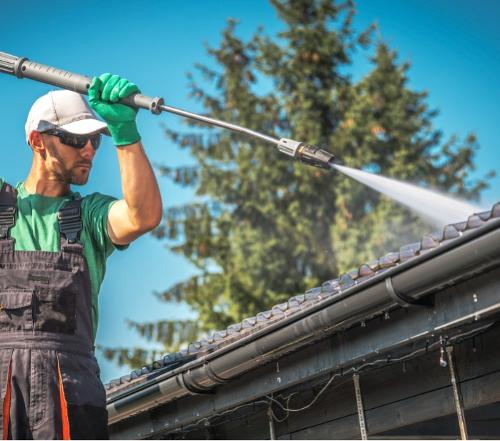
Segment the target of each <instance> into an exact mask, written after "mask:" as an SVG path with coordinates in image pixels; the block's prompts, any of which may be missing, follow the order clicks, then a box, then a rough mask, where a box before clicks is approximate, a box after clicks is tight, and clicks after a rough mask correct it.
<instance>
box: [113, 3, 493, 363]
mask: <svg viewBox="0 0 500 441" xmlns="http://www.w3.org/2000/svg"><path fill="white" fill-rule="evenodd" d="M271 1H272V4H273V5H274V6H275V7H276V9H277V11H278V13H279V15H280V17H281V19H282V21H283V23H284V25H285V30H284V31H283V32H282V33H281V34H280V35H279V36H278V37H270V36H267V35H266V34H265V33H264V32H263V30H258V31H257V32H256V34H255V35H254V36H253V38H251V39H250V40H249V41H243V40H242V39H240V38H238V37H237V35H236V30H237V29H236V28H237V23H236V21H234V20H229V22H228V25H227V27H226V28H225V29H224V31H223V34H222V41H221V43H220V46H219V47H217V48H210V49H209V54H210V55H211V56H212V57H213V58H214V60H215V61H216V64H217V66H218V68H217V69H210V68H208V67H207V66H201V65H198V66H196V68H197V71H198V74H199V75H198V76H201V81H204V85H205V87H204V88H203V87H201V86H200V85H199V83H198V82H197V80H196V79H195V78H198V76H196V77H195V76H190V80H191V84H190V87H191V95H192V96H193V97H194V98H195V99H197V100H199V101H200V102H201V103H202V105H203V107H204V109H205V110H206V113H207V114H209V115H211V116H213V117H215V118H218V119H221V120H225V121H231V122H234V123H236V124H239V125H242V126H245V127H249V128H251V129H254V130H258V131H261V132H263V133H267V134H276V135H277V136H279V137H288V138H292V139H297V140H303V141H307V142H309V143H311V144H315V145H320V146H325V148H326V149H327V150H329V151H331V152H332V153H334V154H336V155H337V156H338V157H339V158H340V159H341V160H342V162H343V163H344V164H346V165H349V166H352V167H357V168H363V167H365V168H366V167H368V168H369V169H370V170H374V171H376V172H379V173H381V174H383V175H386V176H392V177H397V178H399V179H403V180H410V181H413V182H417V183H419V184H420V185H427V186H432V187H433V188H438V189H441V190H444V191H447V192H449V193H453V194H457V195H460V196H462V197H466V198H469V199H474V198H477V197H478V196H479V194H480V192H481V190H482V189H483V188H484V187H485V186H486V183H485V181H477V182H474V181H472V180H471V179H470V173H471V172H472V171H473V170H474V163H473V157H474V152H475V150H476V149H477V147H478V146H477V142H476V139H475V137H474V136H473V135H468V136H467V137H466V138H465V140H464V142H463V143H459V142H458V140H457V138H456V137H453V138H452V139H450V140H449V141H448V142H445V143H443V141H442V133H441V132H439V131H437V130H435V129H434V128H433V127H432V119H433V118H434V116H435V115H436V112H435V111H433V110H429V108H428V106H427V104H426V102H425V101H426V94H425V93H422V92H415V91H412V90H410V89H409V88H408V85H407V82H408V77H407V73H408V69H409V65H408V64H399V63H398V61H397V54H396V53H395V51H392V50H390V48H389V47H388V46H387V45H386V44H385V43H384V42H382V41H378V43H376V44H375V45H374V46H375V47H374V48H375V51H374V52H375V54H374V56H373V59H372V62H373V70H372V71H371V72H370V73H369V74H368V75H367V76H366V77H364V78H362V79H361V80H360V81H359V82H357V83H353V81H352V79H351V77H350V75H349V73H348V67H349V66H350V65H351V58H352V55H353V53H354V51H357V50H361V49H363V48H367V47H372V46H371V45H372V43H371V38H372V36H373V27H370V28H369V29H367V30H365V31H363V32H361V33H360V32H357V31H356V30H355V29H354V28H353V25H352V20H353V17H354V15H355V9H354V5H353V4H352V3H351V2H346V3H342V4H337V3H336V2H334V1H331V0H271ZM263 78H266V79H269V80H271V81H272V85H273V89H272V90H271V91H269V92H267V93H262V92H261V93H258V91H259V90H260V89H259V79H261V80H262V79H263ZM207 88H211V89H213V90H214V92H212V93H209V92H207ZM187 124H188V126H189V127H190V131H188V132H187V133H177V132H174V131H171V130H169V129H165V134H166V136H167V137H168V139H169V140H171V141H172V142H174V143H176V144H177V145H178V146H179V147H180V148H183V149H188V150H189V152H190V153H191V155H192V156H193V158H194V159H195V160H196V166H195V167H181V168H178V169H173V168H169V167H161V168H160V171H161V172H162V173H163V175H164V176H166V177H169V178H172V179H173V180H174V181H175V182H177V183H178V184H179V185H182V186H191V187H193V188H194V189H195V190H196V195H197V196H199V199H200V201H201V202H196V203H191V204H188V205H186V206H182V207H171V208H168V209H167V211H166V213H165V220H164V223H163V224H162V226H160V227H159V228H158V229H157V230H156V232H155V235H156V237H158V239H161V240H166V241H168V243H170V244H171V249H172V250H173V251H174V252H176V253H179V254H181V255H183V256H184V257H185V258H187V259H188V260H189V261H190V262H191V263H193V264H194V265H195V266H196V267H197V268H198V270H199V273H198V275H196V276H193V277H191V278H189V279H188V280H184V281H181V282H179V283H178V284H176V285H175V286H173V287H171V288H169V289H167V290H166V291H165V292H163V293H161V294H158V296H159V297H160V298H161V299H162V300H164V301H166V302H171V301H174V302H185V303H187V304H188V305H189V306H190V307H191V308H192V309H193V310H194V311H196V312H197V314H198V319H197V320H196V321H161V322H154V323H136V322H130V326H131V327H133V328H134V329H136V330H137V331H138V332H139V333H140V334H141V335H142V336H144V337H146V338H148V339H150V340H154V341H157V342H160V343H162V344H163V345H164V348H165V352H168V351H171V350H175V349H176V348H178V346H179V345H181V344H183V343H187V342H189V341H193V340H195V339H196V338H197V337H198V336H199V335H200V334H201V333H204V332H208V331H210V330H217V329H222V328H225V327H227V326H228V325H230V324H231V323H235V322H238V321H241V320H242V319H243V318H245V317H249V316H252V315H255V314H256V313H258V312H260V311H263V310H266V309H269V308H270V307H271V306H272V305H274V304H277V303H279V302H282V301H284V300H286V299H287V298H289V297H290V296H292V295H295V294H298V293H302V292H304V291H305V290H307V289H308V288H311V287H314V286H318V285H320V284H321V283H322V282H324V281H326V280H328V279H331V278H334V277H336V276H337V275H338V274H339V272H342V271H347V270H349V269H350V268H351V267H353V266H355V265H357V264H359V263H361V262H364V261H367V260H370V259H372V258H375V257H376V256H377V255H380V254H382V253H383V252H385V251H387V249H390V247H392V246H394V247H395V248H398V247H399V246H400V245H401V244H402V237H404V238H405V239H406V238H415V237H417V236H418V235H419V234H421V233H422V231H424V230H425V226H424V225H423V224H422V223H421V221H419V220H418V219H415V218H414V217H413V215H412V214H411V213H409V212H408V211H407V210H405V209H403V208H401V207H398V206H396V205H395V204H394V203H392V202H391V201H389V200H387V199H386V198H384V197H381V196H380V195H379V194H376V193H374V192H373V191H370V190H367V189H366V188H364V187H362V186H361V185H360V184H358V183H356V182H353V181H350V180H349V179H347V178H345V177H344V176H342V175H339V174H337V173H334V172H328V171H324V170H320V169H315V168H313V167H309V166H306V165H303V164H301V163H298V162H295V161H292V160H289V159H288V158H286V157H284V156H283V155H282V154H280V153H279V152H278V151H277V150H276V149H274V148H273V147H272V146H270V145H266V144H264V143H262V142H259V141H256V140H253V139H250V138H245V137H243V136H242V135H238V134H234V133H231V132H228V131H222V130H220V129H218V128H204V129H203V130H201V127H202V126H201V125H200V124H198V123H196V122H188V123H187ZM105 356H106V357H107V358H109V359H115V360H118V361H119V362H120V363H126V364H129V365H130V366H137V365H140V364H141V363H144V362H146V361H151V355H149V356H147V355H146V353H144V352H141V350H135V351H134V350H128V349H122V350H119V349H114V350H113V349H107V350H106V352H105Z"/></svg>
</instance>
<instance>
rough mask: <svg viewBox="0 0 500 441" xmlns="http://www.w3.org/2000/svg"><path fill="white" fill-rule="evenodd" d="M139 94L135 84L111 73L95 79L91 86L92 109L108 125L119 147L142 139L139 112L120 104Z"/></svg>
mask: <svg viewBox="0 0 500 441" xmlns="http://www.w3.org/2000/svg"><path fill="white" fill-rule="evenodd" d="M138 92H140V91H139V88H138V87H137V86H136V85H135V84H134V83H131V82H130V81H128V80H126V79H125V78H121V77H119V76H118V75H111V74H110V73H105V74H102V75H100V76H98V77H94V78H93V80H92V84H91V85H90V88H89V104H90V107H92V109H94V110H95V111H96V113H97V114H98V115H99V116H100V117H101V118H102V119H103V120H104V121H105V122H106V123H107V124H108V130H109V132H110V133H111V136H112V138H113V142H114V144H115V145H117V146H125V145H130V144H134V143H136V142H138V141H139V140H140V139H141V135H139V132H138V130H137V125H136V123H135V117H136V115H137V110H136V109H134V108H132V107H130V106H126V105H125V104H119V103H118V101H120V100H121V99H122V98H126V97H128V96H130V95H132V94H134V93H138Z"/></svg>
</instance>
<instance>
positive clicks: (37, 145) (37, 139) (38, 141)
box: [28, 130, 46, 155]
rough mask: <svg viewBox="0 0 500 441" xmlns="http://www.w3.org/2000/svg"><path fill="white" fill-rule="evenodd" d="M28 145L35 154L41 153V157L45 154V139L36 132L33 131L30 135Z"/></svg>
mask: <svg viewBox="0 0 500 441" xmlns="http://www.w3.org/2000/svg"><path fill="white" fill-rule="evenodd" d="M28 143H29V145H30V147H31V150H33V153H40V154H41V155H44V154H45V150H46V149H45V142H44V139H43V135H42V134H41V133H40V132H37V131H36V130H32V131H31V132H30V134H29V135H28Z"/></svg>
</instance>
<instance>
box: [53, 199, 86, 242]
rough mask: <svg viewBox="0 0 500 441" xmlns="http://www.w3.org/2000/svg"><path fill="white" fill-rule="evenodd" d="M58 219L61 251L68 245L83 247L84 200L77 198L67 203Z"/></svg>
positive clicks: (60, 211)
mask: <svg viewBox="0 0 500 441" xmlns="http://www.w3.org/2000/svg"><path fill="white" fill-rule="evenodd" d="M57 219H58V220H59V232H60V233H61V250H62V249H63V248H64V247H66V245H68V244H69V245H70V246H71V245H73V246H74V245H75V244H77V245H79V246H81V243H80V233H81V231H82V229H83V221H82V199H81V198H80V197H76V198H75V199H73V200H71V201H68V202H66V204H64V206H63V207H61V208H60V209H59V212H58V213H57ZM71 248H73V247H71Z"/></svg>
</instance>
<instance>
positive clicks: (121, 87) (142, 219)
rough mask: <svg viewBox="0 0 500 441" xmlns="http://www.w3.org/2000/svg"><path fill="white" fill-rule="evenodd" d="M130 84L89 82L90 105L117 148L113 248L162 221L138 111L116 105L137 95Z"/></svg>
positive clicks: (109, 78)
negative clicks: (118, 184)
mask: <svg viewBox="0 0 500 441" xmlns="http://www.w3.org/2000/svg"><path fill="white" fill-rule="evenodd" d="M138 92H139V88H138V87H137V86H136V85H135V84H134V83H131V82H130V81H128V80H126V79H124V78H121V77H119V76H118V75H111V74H110V73H105V74H102V75H100V76H99V77H95V78H94V79H93V80H92V84H91V85H90V88H89V104H90V106H91V107H92V108H93V109H94V110H95V111H96V112H97V113H98V114H99V115H100V116H101V118H103V119H104V121H106V123H107V128H108V130H109V132H110V134H111V137H112V138H113V143H114V144H115V146H116V147H117V152H118V162H119V163H120V175H121V181H122V191H123V199H122V200H120V201H118V202H116V203H114V204H113V205H112V206H111V209H110V211H109V214H108V225H107V227H108V234H109V237H110V239H111V240H112V241H113V243H115V244H116V245H126V244H129V243H130V242H132V241H133V240H135V239H137V238H138V237H139V236H140V235H142V234H144V233H146V232H148V231H150V230H152V229H153V228H155V227H156V226H158V224H159V223H160V221H161V217H162V205H161V196H160V190H159V189H158V183H157V182H156V178H155V175H154V173H153V169H152V168H151V164H150V163H149V160H148V158H147V156H146V153H145V152H144V148H143V147H142V144H141V143H140V140H141V136H140V135H139V132H138V130H137V124H136V121H135V120H136V115H137V110H135V109H133V108H131V107H129V106H127V105H124V104H121V103H119V101H120V100H121V99H122V98H125V97H127V96H130V95H132V94H134V93H138Z"/></svg>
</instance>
